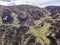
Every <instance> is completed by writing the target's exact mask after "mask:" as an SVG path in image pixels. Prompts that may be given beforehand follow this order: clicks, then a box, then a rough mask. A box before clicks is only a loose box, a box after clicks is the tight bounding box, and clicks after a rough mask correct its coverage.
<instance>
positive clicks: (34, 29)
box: [0, 5, 60, 45]
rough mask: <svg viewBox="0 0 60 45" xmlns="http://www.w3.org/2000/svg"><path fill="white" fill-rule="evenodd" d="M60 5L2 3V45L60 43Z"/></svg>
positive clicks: (48, 44) (0, 28)
mask: <svg viewBox="0 0 60 45" xmlns="http://www.w3.org/2000/svg"><path fill="white" fill-rule="evenodd" d="M59 41H60V6H47V7H45V8H40V7H36V6H32V5H16V6H1V5H0V45H60V43H59Z"/></svg>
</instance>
